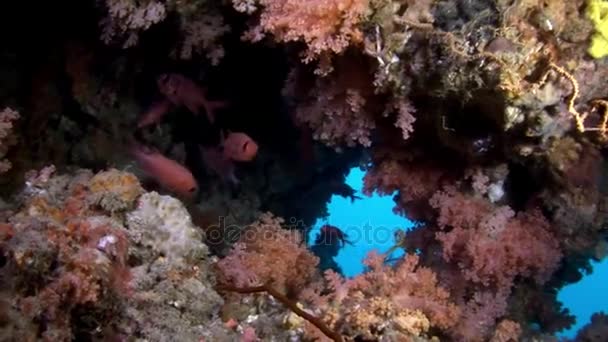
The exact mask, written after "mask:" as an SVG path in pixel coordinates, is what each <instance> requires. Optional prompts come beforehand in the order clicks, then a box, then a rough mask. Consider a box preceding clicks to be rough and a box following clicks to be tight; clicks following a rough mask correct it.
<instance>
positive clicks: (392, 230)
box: [205, 216, 403, 245]
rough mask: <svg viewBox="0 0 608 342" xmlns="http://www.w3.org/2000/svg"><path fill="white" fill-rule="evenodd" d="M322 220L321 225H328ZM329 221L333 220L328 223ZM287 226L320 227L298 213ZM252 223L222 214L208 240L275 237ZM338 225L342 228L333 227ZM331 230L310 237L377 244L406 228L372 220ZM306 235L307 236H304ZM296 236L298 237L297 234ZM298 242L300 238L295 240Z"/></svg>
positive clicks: (314, 240) (305, 230)
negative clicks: (231, 220)
mask: <svg viewBox="0 0 608 342" xmlns="http://www.w3.org/2000/svg"><path fill="white" fill-rule="evenodd" d="M324 225H325V224H322V225H321V226H324ZM328 225H329V224H328ZM281 226H282V227H283V228H284V229H286V230H292V231H294V230H297V231H299V232H300V233H301V234H308V233H309V232H310V231H311V230H313V231H314V230H316V229H314V227H309V226H306V225H305V224H304V222H303V221H302V220H298V219H296V218H294V217H292V218H290V219H289V220H287V222H284V223H283V224H281ZM250 227H251V226H242V225H237V224H227V223H226V218H225V217H223V216H220V217H218V223H217V224H214V225H211V226H209V227H208V228H207V229H206V232H205V235H206V240H207V242H208V243H212V244H217V243H230V242H236V241H238V240H240V239H244V240H245V241H247V240H250V239H254V238H255V239H269V240H270V239H273V234H272V232H271V231H263V232H262V235H260V232H259V231H257V230H254V229H249V228H250ZM334 228H337V229H338V230H333V229H334ZM329 229H330V231H329V232H327V231H326V232H325V233H324V234H322V233H321V231H318V232H316V234H315V236H313V237H312V240H311V241H310V243H311V244H317V245H320V244H335V243H336V242H339V241H338V240H340V242H348V243H352V244H365V245H376V244H386V243H392V242H394V241H395V234H396V233H398V232H400V231H402V230H403V228H399V227H388V226H384V225H374V224H372V223H371V222H370V221H368V222H365V223H362V224H360V225H349V226H341V227H334V226H331V228H329ZM302 238H304V237H303V236H302ZM294 239H298V238H296V237H295V235H294ZM294 242H297V241H294Z"/></svg>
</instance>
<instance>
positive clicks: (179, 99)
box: [156, 73, 226, 123]
mask: <svg viewBox="0 0 608 342" xmlns="http://www.w3.org/2000/svg"><path fill="white" fill-rule="evenodd" d="M156 85H157V86H158V90H159V91H160V92H161V93H162V94H163V95H164V96H165V97H166V98H167V99H168V100H169V101H170V102H171V103H172V104H174V105H176V106H185V107H186V108H188V110H189V111H191V112H192V113H194V114H199V110H200V108H201V107H203V108H205V112H206V114H207V119H209V122H211V123H214V122H215V111H216V110H217V109H219V108H222V107H225V106H226V104H225V103H224V102H221V101H210V100H209V99H208V98H207V92H206V90H205V89H204V88H201V87H199V86H198V85H197V84H196V83H194V81H192V80H190V79H189V78H186V77H184V76H182V75H179V74H174V73H167V74H161V75H160V76H159V77H158V78H157V80H156Z"/></svg>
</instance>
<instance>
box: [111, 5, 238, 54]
mask: <svg viewBox="0 0 608 342" xmlns="http://www.w3.org/2000/svg"><path fill="white" fill-rule="evenodd" d="M209 4H210V2H207V1H204V0H201V1H192V2H190V3H184V2H182V1H179V0H171V1H167V2H165V1H157V0H146V1H133V0H105V8H106V10H107V16H106V17H105V18H104V19H103V20H102V21H101V26H102V30H103V32H102V36H101V39H102V40H103V41H104V42H105V43H106V44H111V43H114V42H120V44H121V45H122V47H124V48H129V47H133V46H135V45H136V44H137V42H138V41H139V35H140V34H141V33H143V32H144V31H146V30H148V29H149V28H150V27H152V26H153V25H156V24H158V23H160V22H162V21H164V20H165V19H166V18H167V17H168V16H169V15H170V14H172V13H177V15H178V25H179V30H180V32H181V34H182V37H180V39H179V43H178V44H176V46H175V49H174V51H173V53H172V54H173V56H174V57H176V58H180V59H191V58H192V57H193V54H194V53H197V54H205V55H206V56H207V58H208V59H209V60H210V61H211V63H212V64H214V65H215V64H218V63H219V60H220V59H221V58H222V57H223V56H224V49H223V47H222V46H221V45H219V44H217V40H218V38H219V37H221V36H223V35H224V34H225V33H227V32H228V31H229V27H228V26H227V25H225V24H224V19H223V17H222V16H221V14H220V13H219V12H218V11H217V9H216V8H215V7H214V6H211V5H209Z"/></svg>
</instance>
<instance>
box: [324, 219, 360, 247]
mask: <svg viewBox="0 0 608 342" xmlns="http://www.w3.org/2000/svg"><path fill="white" fill-rule="evenodd" d="M315 244H316V245H321V244H326V245H338V244H339V245H340V247H343V246H344V245H345V244H349V245H352V244H353V243H352V241H350V240H349V239H348V235H346V233H344V232H343V231H342V230H341V229H340V228H338V227H335V226H332V225H329V224H326V225H323V227H321V231H320V232H319V234H318V235H317V238H316V240H315Z"/></svg>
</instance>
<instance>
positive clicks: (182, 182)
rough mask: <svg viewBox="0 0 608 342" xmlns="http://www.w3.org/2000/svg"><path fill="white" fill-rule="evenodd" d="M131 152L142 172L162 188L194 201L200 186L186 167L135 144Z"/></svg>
mask: <svg viewBox="0 0 608 342" xmlns="http://www.w3.org/2000/svg"><path fill="white" fill-rule="evenodd" d="M130 152H131V154H132V155H133V157H134V158H135V159H136V160H137V163H138V164H139V166H140V167H141V168H142V170H143V171H144V172H145V173H146V174H147V175H148V176H150V177H152V178H154V180H156V181H157V182H158V183H159V184H160V185H161V186H163V187H164V188H166V189H168V190H170V191H172V192H174V193H175V194H177V195H179V196H180V197H183V198H185V199H192V198H194V197H195V196H196V193H197V191H198V184H197V183H196V180H195V179H194V176H193V175H192V173H191V172H190V171H189V170H188V169H186V168H185V167H184V166H182V165H181V164H179V163H178V162H176V161H175V160H172V159H169V158H167V157H165V156H164V155H162V154H161V153H160V152H159V151H158V150H156V149H152V148H149V147H147V146H144V145H142V144H139V143H136V142H133V143H132V146H131V148H130Z"/></svg>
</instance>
